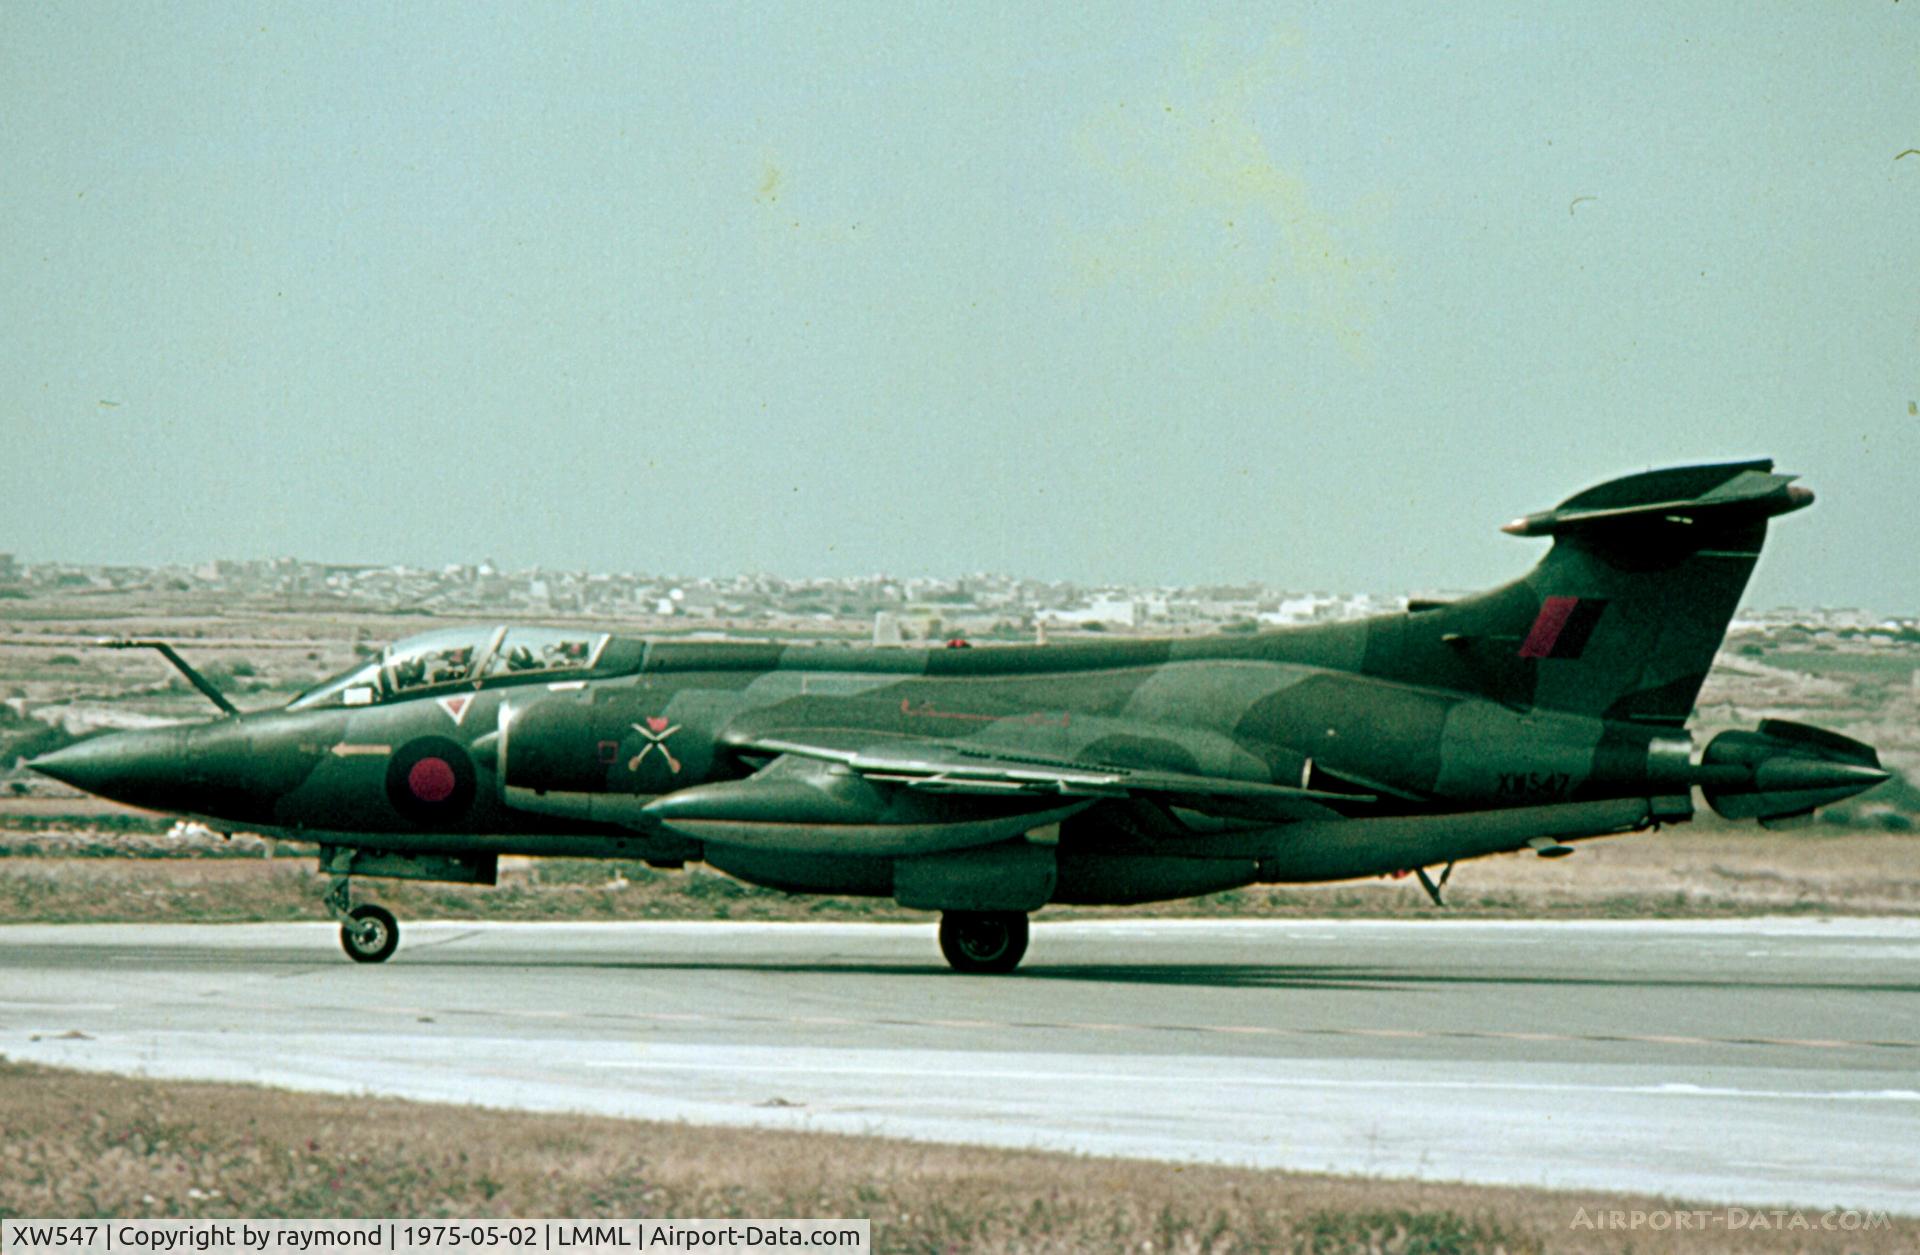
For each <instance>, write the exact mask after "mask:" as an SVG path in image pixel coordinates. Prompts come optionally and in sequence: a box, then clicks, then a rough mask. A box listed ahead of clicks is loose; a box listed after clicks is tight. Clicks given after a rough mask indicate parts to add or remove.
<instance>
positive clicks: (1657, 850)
mask: <svg viewBox="0 0 1920 1255" xmlns="http://www.w3.org/2000/svg"><path fill="white" fill-rule="evenodd" d="M59 806H60V801H59V799H21V800H15V801H9V802H0V919H4V920H9V921H12V922H16V923H24V922H29V921H45V922H50V923H51V922H74V921H88V920H92V921H103V922H104V921H110V920H123V921H129V922H154V923H159V922H165V921H170V920H219V921H234V922H239V921H248V920H314V919H319V918H322V915H323V913H322V911H321V909H320V895H321V893H322V891H323V890H324V888H325V882H324V880H323V879H322V878H321V877H320V876H318V875H317V874H316V873H315V871H314V870H313V867H314V864H313V859H312V856H311V853H310V852H308V851H305V850H302V849H300V848H299V847H294V846H283V847H281V848H280V851H279V857H275V858H271V859H270V858H268V857H266V856H267V855H268V854H269V853H271V852H272V851H270V849H269V847H268V846H267V844H266V843H265V842H262V841H260V840H258V839H257V838H246V837H236V838H235V839H234V840H233V841H232V842H226V841H222V840H220V839H219V838H217V837H214V836H211V835H208V834H204V833H202V834H198V835H187V836H169V835H167V833H166V828H167V825H168V823H169V822H170V821H168V820H165V819H161V818H158V817H154V816H145V815H141V814H139V813H138V812H125V813H114V810H113V808H111V807H110V804H107V803H100V804H97V805H93V806H91V807H89V808H87V812H86V813H81V814H65V813H62V812H61V811H60V810H59ZM1577 850H1578V853H1577V854H1576V855H1575V856H1573V857H1571V858H1564V859H1542V858H1537V857H1535V856H1534V855H1533V854H1532V853H1530V852H1527V853H1520V854H1511V855H1501V856H1498V857H1494V858H1486V859H1479V860H1476V861H1474V862H1470V863H1463V864H1461V865H1460V866H1459V867H1458V868H1456V869H1455V871H1454V874H1453V878H1452V880H1451V881H1450V882H1449V884H1448V886H1447V890H1446V897H1447V903H1448V905H1447V908H1446V910H1445V911H1444V912H1441V911H1436V910H1435V908H1434V907H1433V905H1432V904H1431V903H1430V902H1429V901H1428V900H1427V897H1426V895H1425V894H1424V893H1422V892H1421V890H1420V888H1419V885H1418V883H1417V882H1415V881H1414V880H1412V879H1410V878H1409V879H1401V880H1384V879H1383V880H1369V881H1359V882H1354V883H1348V884H1338V885H1323V886H1289V887H1271V888H1269V887H1264V886H1255V887H1251V888H1247V889H1243V890H1238V891H1235V892H1230V893H1222V894H1214V895H1211V896H1209V897H1205V898H1199V899H1194V900H1190V901H1184V902H1170V903H1164V904H1159V905H1153V906H1146V907H1128V908H1110V909H1099V910H1087V909H1070V910H1063V909H1060V908H1049V909H1048V910H1046V911H1044V912H1042V914H1041V916H1040V918H1042V919H1059V918H1137V917H1141V916H1155V917H1167V916H1200V917H1223V916H1248V917H1258V918H1287V917H1309V916H1310V917H1323V916H1329V915H1334V916H1351V917H1363V918H1382V917H1385V918H1401V917H1404V918H1409V919H1421V920H1425V919H1434V918H1439V917H1441V916H1457V917H1470V918H1486V919H1522V918H1531V917H1542V918H1569V919H1668V918H1719V917H1726V916H1739V915H1753V914H1762V913H1765V914H1783V913H1786V914H1801V915H1920V836H1915V835H1912V834H1907V833H1889V832H1884V831H1866V832H1863V831H1857V830H1850V829H1837V828H1832V827H1829V826H1826V825H1814V826H1811V827H1808V828H1804V829H1799V830H1794V831H1789V832H1766V831H1764V830H1761V829H1757V828H1751V827H1749V828H1744V829H1735V828H1729V827H1717V826H1714V825H1712V824H1710V823H1699V824H1693V825H1687V826H1682V827H1678V828H1670V829H1667V830H1666V831H1664V832H1658V833H1642V834H1638V835H1633V836H1626V837H1616V838H1608V839H1604V840H1598V841H1583V842H1580V843H1578V846H1577ZM112 855H124V856H126V857H103V856H112ZM356 892H357V893H358V894H359V895H360V897H361V898H362V899H366V900H372V901H378V902H382V903H385V904H386V905H387V906H389V907H391V908H392V909H393V910H394V911H395V912H396V913H397V914H399V915H400V917H401V919H402V920H403V921H404V920H406V919H408V918H420V917H432V918H436V919H507V920H512V919H518V920H568V919H582V920H589V919H793V920H806V919H815V920H817V919H848V920H864V919H898V920H924V919H925V918H927V917H926V915H925V914H924V913H921V912H914V911H905V910H901V909H899V908H898V907H896V906H894V905H893V903H892V902H891V901H888V900H879V901H876V900H872V899H847V898H816V897H792V896H789V895H787V894H784V893H779V892H776V891H774V890H767V889H757V888H754V887H752V886H749V885H743V884H740V883H739V882H737V881H734V880H731V879H728V878H727V877H724V876H720V875H717V874H715V873H713V872H710V871H707V870H704V869H701V868H698V867H695V868H690V869H688V870H685V871H654V870H651V869H649V868H646V867H644V866H641V865H639V864H627V863H605V862H588V861H576V860H530V859H509V860H504V861H503V863H502V868H501V883H500V884H499V885H498V886H494V887H484V886H481V887H476V886H465V885H443V884H431V883H428V884H423V883H419V882H407V881H364V882H362V883H361V884H360V885H359V886H358V888H357V889H356Z"/></svg>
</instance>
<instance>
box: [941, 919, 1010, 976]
mask: <svg viewBox="0 0 1920 1255" xmlns="http://www.w3.org/2000/svg"><path fill="white" fill-rule="evenodd" d="M940 953H941V954H944V955H946V956H947V963H948V965H949V966H950V967H952V968H953V970H954V971H956V972H965V973H968V974H969V975H992V974H998V973H1003V972H1011V971H1012V970H1013V969H1014V968H1016V967H1018V966H1020V960H1021V958H1023V957H1024V956H1025V955H1026V953H1027V917H1026V915H1024V914H1023V913H1021V912H1019V911H948V912H946V913H945V914H943V915H942V916H941V917H940Z"/></svg>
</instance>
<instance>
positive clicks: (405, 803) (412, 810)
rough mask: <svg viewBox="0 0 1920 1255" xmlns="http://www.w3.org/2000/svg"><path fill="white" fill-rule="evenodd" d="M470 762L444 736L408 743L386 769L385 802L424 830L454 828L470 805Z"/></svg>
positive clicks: (464, 752) (454, 743)
mask: <svg viewBox="0 0 1920 1255" xmlns="http://www.w3.org/2000/svg"><path fill="white" fill-rule="evenodd" d="M473 795H474V774H473V760H472V759H470V758H468V757H467V751H466V750H465V749H463V748H462V747H461V746H460V745H459V744H458V743H456V742H454V741H450V740H448V739H447V738H446V737H443V736H423V737H420V738H418V739H416V740H412V741H409V742H407V743H406V744H405V745H403V746H401V747H400V749H399V752H398V753H396V754H394V756H393V759H392V761H391V762H390V763H389V764H388V766H387V798H388V800H390V801H391V802H392V803H393V807H394V809H395V810H397V811H399V812H400V813H401V814H402V815H405V816H406V817H407V818H408V819H411V820H413V821H414V822H415V823H417V824H420V825H421V826H423V827H427V828H447V827H453V826H456V825H457V824H458V823H459V822H460V821H461V820H463V819H465V818H466V814H467V811H468V809H469V808H471V807H472V805H473Z"/></svg>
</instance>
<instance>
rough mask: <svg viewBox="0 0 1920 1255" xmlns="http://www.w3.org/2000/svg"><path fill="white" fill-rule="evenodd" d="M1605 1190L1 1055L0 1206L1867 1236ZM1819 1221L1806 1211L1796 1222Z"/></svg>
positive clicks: (1169, 1230)
mask: <svg viewBox="0 0 1920 1255" xmlns="http://www.w3.org/2000/svg"><path fill="white" fill-rule="evenodd" d="M1670 1206H1672V1204H1670V1203H1662V1202H1660V1201H1657V1200H1652V1199H1647V1198H1632V1197H1626V1196H1621V1195H1606V1194H1591V1193H1571V1192H1549V1191H1533V1190H1516V1189H1502V1188H1493V1187H1482V1186H1464V1185H1439V1184H1422V1183H1412V1182H1398V1181H1369V1180H1362V1179H1357V1178H1343V1177H1321V1176H1311V1175H1307V1174H1299V1173H1285V1172H1261V1171H1251V1170H1242V1169H1232V1168H1215V1167H1204V1166H1191V1165H1189V1166H1185V1167H1181V1166H1175V1165H1170V1164H1157V1163H1147V1162H1141V1161H1135V1160H1109V1159H1087V1158H1080V1157H1075V1156H1067V1155H1053V1154H1040V1153H1032V1152H1010V1151H1001V1150H991V1149H983V1148H973V1147H957V1146H941V1145H929V1144H921V1143H915V1142H905V1141H893V1140H885V1139H878V1138H852V1137H838V1136H829V1135H822V1134H805V1133H777V1132H763V1131H748V1130H737V1129H715V1128H696V1127H689V1126H683V1125H665V1124H649V1123H639V1122H632V1121H622V1120H612V1119H605V1118H598V1117H584V1116H562V1115H529V1114H522V1113H508V1112H496V1111H483V1110H478V1109H475V1108H471V1107H443V1106H434V1105H428V1104H419V1103H407V1102H399V1101H393V1100H384V1099H381V1100H375V1099H360V1098H339V1097H327V1096H317V1095H307V1094H289V1093H282V1092H279V1091H274V1090H266V1089H259V1088H254V1087H249V1086H239V1085H211V1084H198V1083H191V1084H189V1083H164V1084H163V1083H160V1082H154V1081H146V1080H136V1079H129V1078H124V1077H112V1076H94V1075H89V1074H84V1073H76V1072H66V1071H57V1070H53V1069H48V1068H41V1067H35V1066H28V1065H21V1064H12V1063H6V1062H4V1061H0V1216H5V1217H20V1216H78V1217H95V1216H129V1217H131V1216H140V1217H196V1216H200V1217H218V1216H253V1217H309V1216H323V1217H343V1218H352V1217H468V1216H524V1217H537V1216H564V1217H579V1218H597V1217H698V1216H709V1217H773V1216H828V1217H865V1218H869V1219H871V1220H872V1221H873V1234H874V1241H875V1246H876V1248H877V1249H880V1250H885V1251H1119V1250H1129V1251H1138V1252H1169V1251H1178V1252H1230V1251H1302V1252H1316V1253H1320V1252H1324V1253H1333V1252H1379V1253H1381V1255H1413V1253H1423V1255H1442V1253H1445V1252H1472V1251H1505V1252H1512V1253H1514V1255H1519V1253H1521V1252H1533V1251H1614V1250H1620V1249H1624V1248H1625V1247H1626V1245H1627V1244H1628V1243H1627V1241H1626V1240H1627V1239H1629V1238H1630V1242H1631V1247H1632V1249H1633V1250H1635V1251H1642V1252H1660V1251H1675V1252H1679V1251H1686V1252H1691V1253H1697V1252H1708V1251H1721V1250H1741V1251H1796V1250H1834V1251H1841V1250H1850V1251H1861V1252H1883V1251H1884V1252H1893V1251H1911V1250H1914V1249H1916V1248H1920V1223H1916V1222H1913V1221H1895V1222H1893V1223H1892V1224H1891V1225H1890V1226H1889V1227H1887V1228H1882V1229H1876V1230H1874V1231H1872V1232H1855V1233H1824V1232H1819V1231H1811V1232H1788V1233H1775V1232H1762V1231H1743V1232H1739V1233H1727V1232H1724V1231H1723V1232H1720V1233H1715V1232H1712V1231H1708V1232H1705V1233H1701V1232H1689V1233H1673V1232H1664V1233H1650V1232H1647V1231H1645V1230H1642V1231H1640V1232H1636V1233H1633V1234H1631V1235H1629V1234H1624V1233H1619V1232H1604V1231H1597V1230H1593V1229H1588V1228H1575V1227H1573V1225H1574V1221H1575V1218H1576V1217H1577V1216H1578V1215H1579V1214H1580V1211H1581V1209H1583V1208H1584V1209H1585V1210H1586V1211H1587V1212H1588V1213H1589V1214H1592V1213H1595V1212H1599V1211H1603V1210H1610V1209H1631V1208H1641V1209H1648V1208H1660V1207H1670ZM1815 1219H1816V1221H1817V1214H1815Z"/></svg>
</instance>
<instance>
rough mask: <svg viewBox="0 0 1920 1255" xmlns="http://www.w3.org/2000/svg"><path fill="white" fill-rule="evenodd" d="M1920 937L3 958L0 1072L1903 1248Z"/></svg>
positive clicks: (527, 931)
mask: <svg viewBox="0 0 1920 1255" xmlns="http://www.w3.org/2000/svg"><path fill="white" fill-rule="evenodd" d="M1917 960H1920V923H1915V922H1912V921H1901V920H1832V921H1821V920H1751V921H1737V922H1735V921H1689V922H1673V923H1627V922H1622V923H1610V922H1594V923H1553V924H1532V923H1499V922H1446V923H1433V924H1417V925H1416V924H1408V923H1399V922H1391V921H1381V922H1362V921H1343V922H1342V921H1295V922H1276V923H1267V924H1258V923H1212V922H1198V921H1188V922H1176V921H1133V922H1126V923H1108V922H1087V923H1068V924H1059V925H1050V926H1042V927H1040V928H1037V929H1036V934H1035V942H1034V949H1033V952H1032V954H1031V956H1030V957H1029V960H1028V964H1027V966H1025V967H1023V968H1022V969H1021V970H1020V972H1019V973H1018V974H1016V975H1015V976H1013V977H1008V978H968V977H961V976H956V975H953V974H951V973H949V972H947V971H946V970H945V969H944V967H943V966H942V965H941V963H940V960H939V958H938V955H937V952H936V950H935V947H934V941H933V936H932V930H931V929H930V928H927V927H924V926H921V927H903V926H893V925H850V924H836V925H765V924H761V925H754V924H715V923H707V924H650V925H465V924H434V925H415V926H413V927H411V928H409V929H408V930H407V933H406V937H405V940H404V941H403V943H402V947H401V950H400V953H399V954H398V955H397V956H396V957H395V958H394V959H393V960H392V961H391V962H390V963H389V964H387V965H384V966H382V967H378V968H364V967H359V966H356V965H353V964H350V963H349V962H347V961H346V959H345V958H344V957H343V956H342V955H340V953H339V952H338V949H337V947H336V944H335V939H334V936H333V931H332V930H331V929H329V928H326V927H324V926H318V925H291V926H288V925H281V926H260V925H248V926H227V927H179V926H169V927H153V926H148V927H129V926H17V927H9V928H5V929H0V1024H3V1025H4V1027H3V1028H0V1053H3V1054H4V1055H5V1056H7V1057H8V1058H11V1059H14V1060H24V1061H30V1062H37V1063H42V1064H48V1065H58V1066H65V1067H77V1068H83V1069H89V1070H94V1069H98V1070H106V1071H116V1072H134V1073H141V1074H145V1075H148V1076H151V1077H161V1078H193V1079H208V1080H245V1081H260V1082H266V1083H270V1084H274V1085H282V1086H289V1087H296V1088H302V1089H312V1090H321V1091H331V1092H336V1093H346V1094H354V1093H374V1094H384V1095H393V1096H402V1097H409V1098H417V1099H432V1100H445V1101H457V1102H479V1103H484V1104H488V1105H494V1106H501V1107H516V1108H523V1109H530V1110H546V1111H587V1112H594V1113H598V1114H604V1115H617V1116H627V1117H644V1118H651V1119H676V1120H688V1121H694V1122H697V1123H703V1124H731V1125H752V1126H756V1127H763V1128H773V1129H787V1130H807V1131H813V1132H835V1133H861V1134H881V1135H887V1136H896V1137H908V1138H915V1139H926V1140H930V1141H942V1142H971V1143H982V1144H990V1145H998V1146H1004V1147H1010V1148H1020V1149H1028V1148H1044V1149H1055V1150H1071V1151H1080V1152H1086V1153H1095V1154H1109V1155H1124V1156H1133V1157H1148V1158H1156V1159H1164V1160H1171V1161H1193V1162H1212V1163H1226V1164H1239V1165H1246V1166H1255V1167H1285V1168H1290V1169H1306V1170H1313V1171H1325V1172H1337V1173H1362V1174H1367V1175H1377V1176H1385V1177H1416V1178H1424V1179H1433V1180H1469V1181H1476V1182H1482V1183H1497V1184H1512V1185H1524V1186H1545V1187H1554V1188H1568V1189H1579V1190H1630V1191H1634V1192H1639V1193H1648V1194H1661V1195H1667V1196H1673V1197H1682V1198H1692V1199H1704V1200H1709V1201H1714V1202H1722V1203H1736V1204H1741V1205H1746V1206H1759V1205H1798V1206H1805V1207H1815V1208H1825V1207H1835V1206H1840V1207H1864V1208H1884V1209H1889V1210H1893V1211H1896V1212H1901V1213H1906V1214H1913V1215H1920V1174H1916V1171H1915V1160H1914V1157H1913V1137H1912V1133H1913V1129H1914V1127H1915V1122H1916V1115H1917V1114H1920V998H1916V997H1915V995H1916V994H1920V983H1916V981H1915V979H1914V975H1913V974H1914V972H1915V971H1916V970H1917V969H1916V961H1917Z"/></svg>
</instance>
